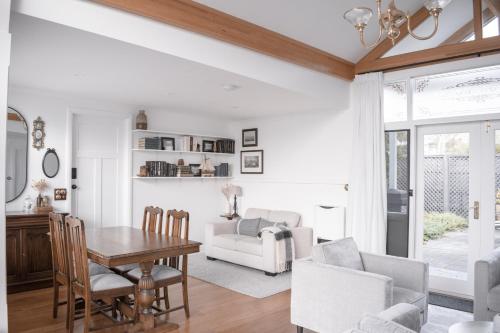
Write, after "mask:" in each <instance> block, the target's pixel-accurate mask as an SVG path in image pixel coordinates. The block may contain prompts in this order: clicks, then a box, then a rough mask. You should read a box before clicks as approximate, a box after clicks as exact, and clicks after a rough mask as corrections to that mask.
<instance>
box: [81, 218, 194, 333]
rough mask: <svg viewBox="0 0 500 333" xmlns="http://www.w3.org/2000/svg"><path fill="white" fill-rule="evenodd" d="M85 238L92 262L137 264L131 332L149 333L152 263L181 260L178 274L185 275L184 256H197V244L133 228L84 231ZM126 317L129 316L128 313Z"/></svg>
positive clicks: (106, 264) (152, 292)
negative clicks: (136, 315)
mask: <svg viewBox="0 0 500 333" xmlns="http://www.w3.org/2000/svg"><path fill="white" fill-rule="evenodd" d="M85 234H86V242H87V255H88V258H89V259H91V260H92V261H94V262H96V263H98V264H101V265H104V266H107V267H116V266H119V265H126V264H139V266H140V268H141V271H142V276H141V278H140V280H139V282H138V288H139V295H138V299H137V300H135V302H136V304H135V306H137V305H139V309H140V312H139V322H138V324H137V325H136V326H135V328H137V331H148V330H151V329H153V328H154V327H155V316H154V311H153V307H152V305H153V302H154V300H155V289H154V285H155V282H154V279H153V277H152V276H151V270H152V269H153V266H154V263H155V261H156V260H160V259H163V258H168V257H178V256H185V257H184V259H185V260H183V263H182V265H183V270H182V272H183V274H186V272H187V269H186V268H187V255H188V254H191V253H196V252H199V251H200V245H201V243H200V242H196V241H191V240H188V239H182V238H178V237H171V236H168V235H165V234H158V233H155V232H148V231H143V230H141V229H136V228H133V227H105V228H88V229H86V230H85ZM183 278H186V276H183ZM129 314H130V315H131V312H129ZM174 326H175V325H174Z"/></svg>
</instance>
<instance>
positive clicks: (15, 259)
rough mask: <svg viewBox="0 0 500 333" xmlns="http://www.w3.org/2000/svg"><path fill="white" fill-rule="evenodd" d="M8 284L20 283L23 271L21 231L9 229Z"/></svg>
mask: <svg viewBox="0 0 500 333" xmlns="http://www.w3.org/2000/svg"><path fill="white" fill-rule="evenodd" d="M6 250H7V283H13V282H18V281H20V280H21V278H22V276H21V275H22V271H21V265H22V263H21V261H22V260H21V230H20V229H7V241H6Z"/></svg>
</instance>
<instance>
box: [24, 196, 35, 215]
mask: <svg viewBox="0 0 500 333" xmlns="http://www.w3.org/2000/svg"><path fill="white" fill-rule="evenodd" d="M32 209H33V200H31V197H30V196H29V195H28V196H27V197H26V198H24V204H23V211H25V212H29V211H31V210H32Z"/></svg>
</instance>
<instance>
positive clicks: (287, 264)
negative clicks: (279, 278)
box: [258, 225, 295, 273]
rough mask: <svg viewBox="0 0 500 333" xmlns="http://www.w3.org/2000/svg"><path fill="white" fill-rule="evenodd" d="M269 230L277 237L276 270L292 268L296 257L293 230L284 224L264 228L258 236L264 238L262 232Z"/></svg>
mask: <svg viewBox="0 0 500 333" xmlns="http://www.w3.org/2000/svg"><path fill="white" fill-rule="evenodd" d="M265 232H268V233H271V234H273V235H274V239H276V272H278V273H283V272H287V271H291V270H292V261H293V260H294V259H295V248H294V244H293V238H292V232H291V231H290V229H288V228H287V227H285V226H283V225H275V226H274V227H266V228H262V230H261V231H260V232H259V234H258V238H259V239H262V234H263V233H265Z"/></svg>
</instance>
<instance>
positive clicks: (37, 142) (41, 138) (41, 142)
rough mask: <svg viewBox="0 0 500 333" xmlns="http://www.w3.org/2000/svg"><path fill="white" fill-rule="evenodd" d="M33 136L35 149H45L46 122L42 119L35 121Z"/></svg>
mask: <svg viewBox="0 0 500 333" xmlns="http://www.w3.org/2000/svg"><path fill="white" fill-rule="evenodd" d="M31 136H32V137H33V148H36V149H37V150H40V149H42V148H43V147H45V122H44V121H43V120H42V118H40V117H38V118H36V119H35V120H34V121H33V131H32V132H31Z"/></svg>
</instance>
